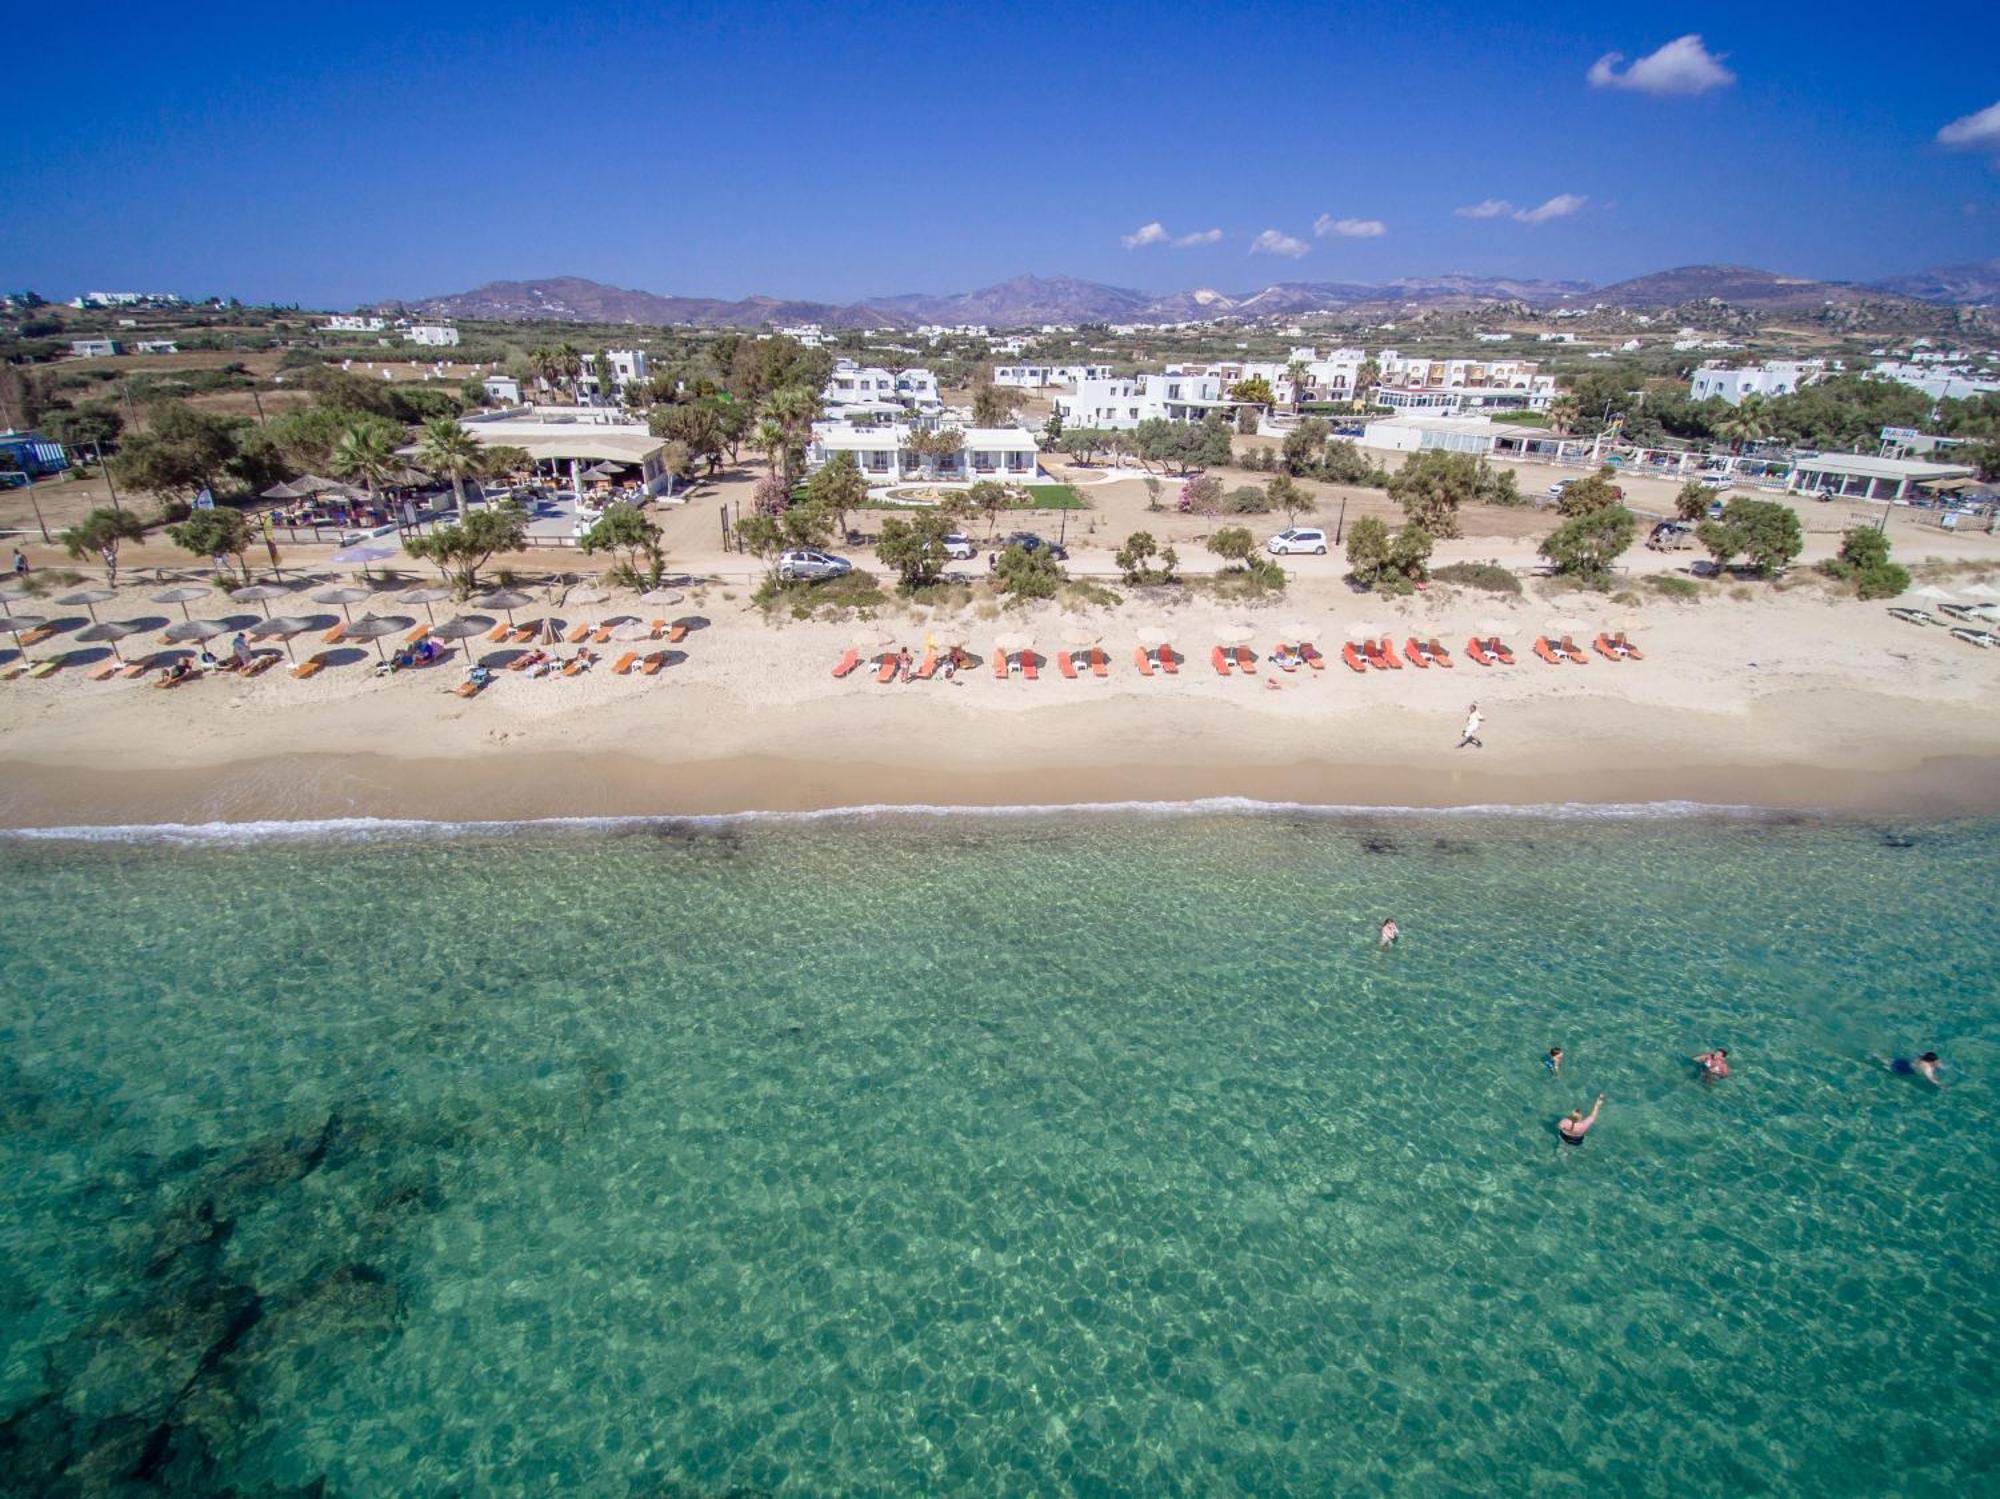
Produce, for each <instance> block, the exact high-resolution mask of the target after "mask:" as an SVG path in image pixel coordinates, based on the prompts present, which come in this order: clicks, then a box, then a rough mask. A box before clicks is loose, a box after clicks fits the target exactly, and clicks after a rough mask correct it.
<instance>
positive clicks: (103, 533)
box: [56, 507, 233, 588]
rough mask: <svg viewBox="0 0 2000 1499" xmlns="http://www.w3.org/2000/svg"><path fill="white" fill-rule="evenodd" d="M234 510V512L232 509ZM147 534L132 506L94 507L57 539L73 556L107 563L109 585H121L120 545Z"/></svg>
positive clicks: (106, 573) (105, 564)
mask: <svg viewBox="0 0 2000 1499" xmlns="http://www.w3.org/2000/svg"><path fill="white" fill-rule="evenodd" d="M232 513H233V512H232ZM145 534H146V527H145V525H144V524H143V523H142V522H141V521H140V519H139V517H138V516H136V515H134V514H133V513H132V512H131V511H129V510H113V509H110V508H108V507H107V508H104V509H100V510H93V511H91V512H90V513H89V514H88V515H86V516H84V518H83V519H82V520H80V521H78V522H77V523H76V524H75V525H73V526H71V527H70V528H69V529H68V530H67V531H64V532H62V533H61V534H60V535H58V536H57V537H56V540H57V541H59V542H61V543H62V546H63V550H64V551H66V552H68V553H69V554H70V556H72V557H84V556H95V557H98V558H101V559H102V560H103V563H104V577H105V586H106V587H107V588H116V587H117V586H118V549H119V547H121V546H123V545H124V544H125V543H126V542H128V541H137V540H139V539H140V538H141V537H142V536H144V535H145Z"/></svg>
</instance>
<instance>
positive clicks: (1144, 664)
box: [1132, 645, 1153, 677]
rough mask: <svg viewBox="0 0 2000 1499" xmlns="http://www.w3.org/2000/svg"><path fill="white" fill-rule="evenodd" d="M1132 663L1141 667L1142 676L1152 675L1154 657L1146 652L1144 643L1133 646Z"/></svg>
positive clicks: (1140, 673)
mask: <svg viewBox="0 0 2000 1499" xmlns="http://www.w3.org/2000/svg"><path fill="white" fill-rule="evenodd" d="M1132 664H1133V665H1134V666H1136V667H1138V668H1139V675H1140V676H1142V677H1150V676H1151V675H1152V674H1153V658H1152V657H1151V656H1149V655H1147V654H1146V648H1145V647H1144V646H1143V645H1135V646H1133V647H1132Z"/></svg>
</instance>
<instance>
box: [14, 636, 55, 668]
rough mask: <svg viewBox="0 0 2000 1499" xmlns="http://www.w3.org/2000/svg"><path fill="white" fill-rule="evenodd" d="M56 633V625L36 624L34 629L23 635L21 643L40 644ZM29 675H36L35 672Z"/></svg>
mask: <svg viewBox="0 0 2000 1499" xmlns="http://www.w3.org/2000/svg"><path fill="white" fill-rule="evenodd" d="M54 634H55V627H54V626H52V625H36V626H35V628H34V629H32V630H29V631H26V632H25V633H24V634H23V635H22V636H21V644H22V645H24V646H28V645H40V644H41V643H42V642H43V641H44V640H47V639H49V638H50V637H51V636H52V635H54ZM29 675H30V676H32V675H34V673H32V672H30V673H29Z"/></svg>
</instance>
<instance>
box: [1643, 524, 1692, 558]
mask: <svg viewBox="0 0 2000 1499" xmlns="http://www.w3.org/2000/svg"><path fill="white" fill-rule="evenodd" d="M1646 545H1647V546H1648V547H1650V548H1651V549H1652V550H1653V551H1656V552H1685V551H1686V550H1688V548H1690V547H1692V546H1693V545H1694V527H1693V526H1690V525H1688V524H1687V523H1686V522H1685V521H1677V520H1663V521H1661V522H1660V523H1659V524H1658V525H1657V526H1655V527H1653V534H1652V535H1650V536H1648V537H1647V538H1646Z"/></svg>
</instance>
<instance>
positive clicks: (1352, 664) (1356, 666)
mask: <svg viewBox="0 0 2000 1499" xmlns="http://www.w3.org/2000/svg"><path fill="white" fill-rule="evenodd" d="M1340 659H1341V660H1343V661H1345V662H1346V663H1347V669H1348V670H1349V671H1355V672H1360V673H1362V674H1363V675H1366V674H1367V671H1368V660H1367V658H1366V657H1365V656H1363V655H1362V654H1361V652H1360V651H1359V650H1358V649H1357V648H1356V647H1355V644H1354V642H1353V641H1351V640H1350V641H1348V642H1347V644H1346V645H1343V646H1342V647H1341V648H1340Z"/></svg>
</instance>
